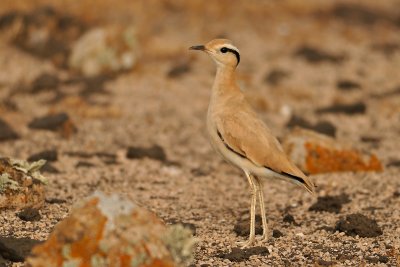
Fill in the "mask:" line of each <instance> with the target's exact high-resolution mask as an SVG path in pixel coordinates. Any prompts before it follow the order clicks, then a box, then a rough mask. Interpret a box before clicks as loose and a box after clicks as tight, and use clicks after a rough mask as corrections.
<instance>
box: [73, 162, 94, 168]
mask: <svg viewBox="0 0 400 267" xmlns="http://www.w3.org/2000/svg"><path fill="white" fill-rule="evenodd" d="M95 166H96V164H93V163H91V162H89V161H78V163H77V164H76V165H75V168H77V169H78V168H92V167H95Z"/></svg>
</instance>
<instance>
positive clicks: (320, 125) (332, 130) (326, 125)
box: [286, 115, 336, 137]
mask: <svg viewBox="0 0 400 267" xmlns="http://www.w3.org/2000/svg"><path fill="white" fill-rule="evenodd" d="M297 126H298V127H301V128H304V129H309V130H314V131H316V132H318V133H322V134H326V135H329V136H332V137H335V136H336V127H335V126H334V125H333V124H332V123H330V122H328V121H319V122H317V123H316V124H312V123H310V122H308V121H307V120H305V119H303V118H301V117H299V116H296V115H293V116H292V117H291V118H290V120H289V122H288V123H287V124H286V127H288V128H294V127H297Z"/></svg>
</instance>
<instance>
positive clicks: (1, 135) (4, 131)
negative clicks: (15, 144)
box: [0, 118, 19, 142]
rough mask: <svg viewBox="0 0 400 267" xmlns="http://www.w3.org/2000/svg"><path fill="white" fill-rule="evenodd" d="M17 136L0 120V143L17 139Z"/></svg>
mask: <svg viewBox="0 0 400 267" xmlns="http://www.w3.org/2000/svg"><path fill="white" fill-rule="evenodd" d="M18 138H19V135H18V134H17V133H16V132H15V131H14V130H13V129H12V128H11V127H10V126H9V125H8V124H7V123H6V122H5V121H3V120H2V119H1V118H0V142H2V141H9V140H15V139H18Z"/></svg>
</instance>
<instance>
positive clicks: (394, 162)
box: [386, 160, 400, 168]
mask: <svg viewBox="0 0 400 267" xmlns="http://www.w3.org/2000/svg"><path fill="white" fill-rule="evenodd" d="M386 167H388V168H390V167H394V168H400V160H391V161H390V162H389V163H388V164H386Z"/></svg>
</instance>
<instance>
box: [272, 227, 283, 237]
mask: <svg viewBox="0 0 400 267" xmlns="http://www.w3.org/2000/svg"><path fill="white" fill-rule="evenodd" d="M282 236H284V234H283V233H282V232H281V231H279V230H278V229H274V230H272V237H273V238H280V237H282Z"/></svg>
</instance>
